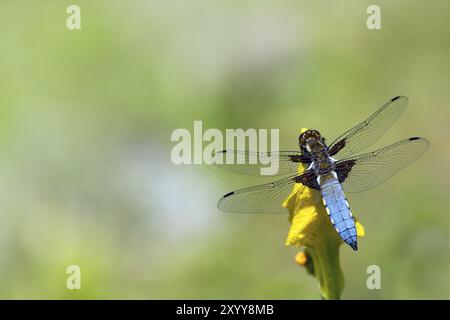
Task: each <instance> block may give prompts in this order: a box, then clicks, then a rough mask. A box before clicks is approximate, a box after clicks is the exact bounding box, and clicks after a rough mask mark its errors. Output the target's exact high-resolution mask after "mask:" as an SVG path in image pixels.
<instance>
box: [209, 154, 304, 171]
mask: <svg viewBox="0 0 450 320" xmlns="http://www.w3.org/2000/svg"><path fill="white" fill-rule="evenodd" d="M212 160H213V163H214V164H217V165H218V166H219V167H220V168H222V169H224V170H227V171H231V172H234V173H238V174H243V175H248V176H261V175H262V171H261V170H262V169H264V168H269V167H270V166H272V167H273V168H278V170H277V171H276V173H275V174H271V175H274V176H281V175H287V174H293V173H296V172H297V170H298V165H299V164H301V163H310V162H311V158H310V156H308V155H303V154H302V153H301V152H300V151H279V152H271V153H270V152H269V153H263V152H251V151H240V150H222V151H219V152H217V153H216V154H214V155H213V157H212Z"/></svg>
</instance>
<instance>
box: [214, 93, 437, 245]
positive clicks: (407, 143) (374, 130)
mask: <svg viewBox="0 0 450 320" xmlns="http://www.w3.org/2000/svg"><path fill="white" fill-rule="evenodd" d="M407 105H408V98H407V97H405V96H397V97H394V98H392V99H390V100H389V101H387V102H386V103H385V104H384V105H382V106H381V107H380V108H379V109H378V110H377V111H376V112H375V113H374V114H372V115H371V116H370V117H369V118H367V119H366V120H365V121H363V122H361V123H359V124H358V125H356V126H354V127H353V128H351V129H350V130H348V131H346V132H345V133H343V134H342V135H340V136H339V137H338V138H336V139H335V140H334V141H333V142H331V144H329V145H328V144H327V143H326V142H325V138H324V137H323V136H322V135H321V133H320V132H319V131H317V130H314V129H311V130H307V131H305V132H303V133H301V134H300V135H299V137H298V145H299V150H298V151H278V152H272V153H261V152H251V151H243V150H222V151H219V152H217V153H216V154H215V155H214V156H213V157H214V158H219V157H222V159H223V156H225V155H227V156H230V155H232V156H233V157H234V158H235V159H236V158H238V157H240V158H241V159H244V161H243V164H232V165H223V166H221V167H222V168H224V169H226V170H229V171H232V172H235V173H239V174H245V175H250V176H260V169H261V168H262V167H264V166H267V155H270V158H271V161H277V162H278V163H277V164H278V168H279V169H278V172H277V173H276V174H275V175H276V176H285V177H283V178H281V179H279V180H277V181H275V182H272V183H267V184H262V185H258V186H254V187H249V188H245V189H240V190H236V191H232V192H229V193H227V194H225V195H224V196H223V197H222V198H221V199H220V200H219V202H218V204H217V207H218V209H219V210H221V211H225V212H235V213H288V211H287V209H286V208H283V207H282V203H283V201H284V200H285V199H286V198H287V196H288V195H289V194H290V193H291V192H292V190H293V187H294V185H296V184H298V185H300V186H301V188H299V192H302V191H304V190H305V188H312V189H315V190H318V191H320V195H321V199H322V202H323V205H324V206H325V209H326V212H327V214H328V217H329V219H330V222H331V223H332V225H333V227H334V229H335V231H336V232H337V234H338V235H339V237H340V238H341V239H342V240H343V241H344V242H345V243H346V244H348V245H349V246H350V247H351V248H352V249H353V250H355V251H356V250H358V242H357V233H356V226H355V219H354V217H353V215H352V212H351V209H350V205H349V203H348V200H347V197H346V195H345V193H346V192H348V193H352V192H362V191H366V190H369V189H372V188H374V187H376V186H378V185H380V184H382V183H383V182H385V181H386V180H388V179H389V178H391V177H392V176H393V175H394V174H396V173H397V172H399V171H400V170H401V169H403V168H405V167H406V166H408V165H409V164H411V163H412V162H414V161H415V160H417V159H418V158H419V157H420V156H421V155H423V154H424V153H425V151H426V150H427V149H428V148H429V146H430V143H429V142H428V141H427V140H426V139H424V138H421V137H410V138H407V139H405V140H402V141H399V142H397V143H394V144H391V145H389V146H387V147H384V148H381V149H379V150H376V151H373V152H369V153H362V152H363V151H364V150H366V149H367V148H369V147H370V146H372V145H373V144H374V143H375V142H376V141H378V140H379V139H380V138H381V137H382V136H383V135H384V133H385V132H386V131H387V129H388V128H390V127H391V126H392V125H393V124H394V122H395V121H396V120H397V119H398V118H399V117H400V115H401V114H402V112H403V111H404V110H405V108H406V106H407ZM361 153H362V154H361ZM299 165H303V166H305V168H306V169H305V170H304V171H303V172H301V173H299V171H298V166H299Z"/></svg>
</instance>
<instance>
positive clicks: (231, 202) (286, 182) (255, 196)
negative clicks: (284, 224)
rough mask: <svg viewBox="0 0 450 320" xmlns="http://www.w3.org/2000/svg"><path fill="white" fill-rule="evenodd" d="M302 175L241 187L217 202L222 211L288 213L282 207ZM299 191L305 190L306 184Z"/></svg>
mask: <svg viewBox="0 0 450 320" xmlns="http://www.w3.org/2000/svg"><path fill="white" fill-rule="evenodd" d="M301 176H302V175H300V176H298V175H292V176H290V177H287V178H284V179H281V180H278V181H275V182H273V183H267V184H262V185H259V186H255V187H250V188H245V189H240V190H237V191H233V192H230V193H227V194H226V195H224V196H223V197H222V198H221V199H220V200H219V203H218V204H217V207H218V208H219V210H221V211H225V212H236V213H288V210H287V209H285V208H283V207H282V204H283V202H284V200H286V198H287V197H288V196H289V194H290V192H292V189H293V187H294V185H295V183H297V182H300V180H299V179H298V178H299V177H301ZM301 185H302V186H303V188H302V189H300V191H299V192H303V190H304V187H305V186H304V185H303V184H301Z"/></svg>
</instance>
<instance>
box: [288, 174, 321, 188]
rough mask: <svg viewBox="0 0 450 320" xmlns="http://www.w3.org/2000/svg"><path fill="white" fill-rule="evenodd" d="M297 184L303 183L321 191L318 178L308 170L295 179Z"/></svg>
mask: <svg viewBox="0 0 450 320" xmlns="http://www.w3.org/2000/svg"><path fill="white" fill-rule="evenodd" d="M294 181H295V182H296V183H301V184H303V185H305V186H307V187H308V188H311V189H316V190H320V186H319V183H318V182H317V176H316V174H315V173H314V171H312V170H308V171H306V172H304V173H302V174H301V175H299V176H297V177H295V178H294Z"/></svg>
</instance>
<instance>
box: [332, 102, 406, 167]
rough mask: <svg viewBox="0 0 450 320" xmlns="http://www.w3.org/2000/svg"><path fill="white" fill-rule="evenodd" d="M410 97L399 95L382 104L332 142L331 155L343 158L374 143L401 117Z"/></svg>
mask: <svg viewBox="0 0 450 320" xmlns="http://www.w3.org/2000/svg"><path fill="white" fill-rule="evenodd" d="M407 105H408V98H407V97H404V96H398V97H395V98H392V99H391V100H389V101H388V102H386V103H385V104H384V105H383V106H381V107H380V108H379V109H378V110H377V111H376V112H375V113H374V114H373V115H371V116H370V117H369V118H368V119H367V120H365V121H363V122H361V123H359V124H358V125H357V126H355V127H353V128H352V129H350V130H348V131H347V132H345V133H344V134H342V135H341V136H339V137H338V138H337V139H336V140H335V141H333V142H332V143H331V144H330V148H329V150H330V155H331V156H333V157H335V158H337V159H343V158H345V157H348V156H351V155H353V154H356V153H358V152H361V151H363V150H365V149H367V148H368V147H370V146H371V145H373V144H374V143H375V142H376V141H377V140H378V139H380V138H381V137H382V136H383V134H384V133H385V132H386V130H387V129H389V128H390V127H391V126H392V125H393V124H394V122H395V121H396V120H397V119H398V117H400V115H401V114H402V112H403V110H405V108H406V106H407Z"/></svg>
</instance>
